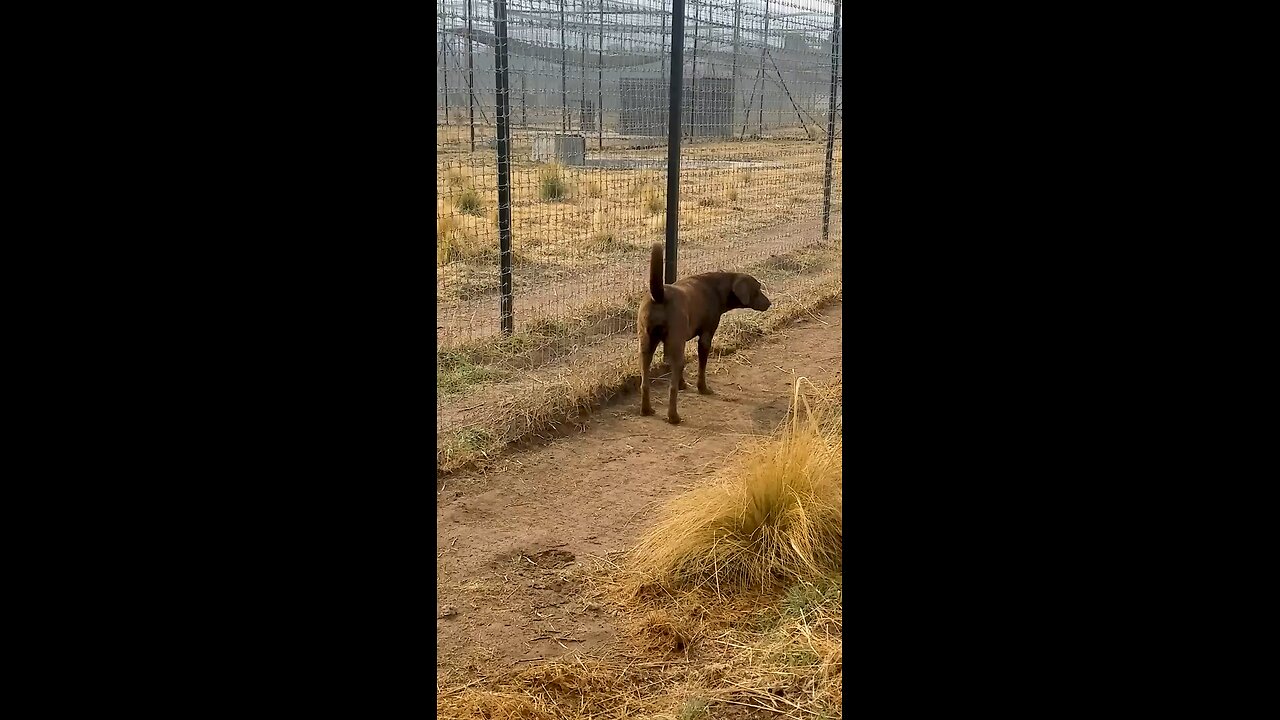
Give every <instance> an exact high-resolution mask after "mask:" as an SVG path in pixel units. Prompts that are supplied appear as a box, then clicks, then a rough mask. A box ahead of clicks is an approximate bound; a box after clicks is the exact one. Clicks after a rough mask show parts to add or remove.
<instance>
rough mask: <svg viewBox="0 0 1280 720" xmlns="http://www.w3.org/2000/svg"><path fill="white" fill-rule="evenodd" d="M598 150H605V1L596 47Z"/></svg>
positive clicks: (601, 8) (602, 5)
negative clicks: (598, 42)
mask: <svg viewBox="0 0 1280 720" xmlns="http://www.w3.org/2000/svg"><path fill="white" fill-rule="evenodd" d="M596 122H597V123H599V124H598V125H597V126H596V149H597V150H603V149H604V0H600V44H599V45H598V46H596Z"/></svg>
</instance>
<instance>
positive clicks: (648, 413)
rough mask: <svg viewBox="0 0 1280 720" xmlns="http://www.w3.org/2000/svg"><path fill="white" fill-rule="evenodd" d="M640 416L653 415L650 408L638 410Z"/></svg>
mask: <svg viewBox="0 0 1280 720" xmlns="http://www.w3.org/2000/svg"><path fill="white" fill-rule="evenodd" d="M640 414H641V415H652V414H653V408H651V407H642V408H640Z"/></svg>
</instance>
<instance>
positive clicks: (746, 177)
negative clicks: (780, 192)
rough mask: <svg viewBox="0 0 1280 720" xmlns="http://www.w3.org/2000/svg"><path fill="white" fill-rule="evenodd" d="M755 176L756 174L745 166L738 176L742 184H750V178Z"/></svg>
mask: <svg viewBox="0 0 1280 720" xmlns="http://www.w3.org/2000/svg"><path fill="white" fill-rule="evenodd" d="M755 176H756V174H755V173H754V172H752V171H751V169H750V168H747V169H746V170H743V171H742V174H741V175H740V176H739V177H741V178H742V183H743V184H744V185H750V184H751V180H752V178H754V177H755Z"/></svg>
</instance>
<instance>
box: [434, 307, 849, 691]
mask: <svg viewBox="0 0 1280 720" xmlns="http://www.w3.org/2000/svg"><path fill="white" fill-rule="evenodd" d="M842 308H843V304H842V302H841V301H836V302H835V303H834V304H833V305H831V306H828V307H827V308H825V309H824V310H822V311H820V312H819V313H818V314H817V316H816V317H815V318H801V319H798V320H797V321H795V322H793V323H792V324H791V325H789V326H787V327H786V328H784V329H782V330H780V331H778V332H777V333H775V334H773V335H771V336H769V338H768V339H767V340H765V341H763V342H761V344H760V345H758V346H756V347H754V348H750V349H747V350H743V351H740V352H738V353H736V354H734V355H732V356H729V357H726V358H720V359H718V360H716V361H713V363H712V364H711V365H710V366H709V367H708V370H707V371H708V383H709V384H710V386H711V388H712V390H713V391H714V392H715V393H716V394H715V395H712V396H702V395H699V394H697V392H696V391H693V390H689V391H686V392H684V393H682V394H681V398H680V403H681V404H680V415H681V417H682V418H683V420H684V422H683V423H682V424H681V425H679V426H672V425H669V424H667V423H666V422H664V421H663V419H662V418H663V417H665V412H666V411H665V408H664V407H663V405H665V403H666V388H667V386H666V382H667V381H666V380H665V379H658V380H655V381H654V392H653V403H654V409H655V410H656V411H657V414H656V415H655V416H652V417H642V416H641V415H640V414H639V407H638V405H639V397H638V394H637V393H630V394H628V395H625V396H623V397H621V398H619V399H618V400H617V401H615V402H614V403H612V404H611V405H609V406H606V407H605V408H602V409H601V410H599V411H597V412H596V413H595V415H594V416H593V417H592V418H591V419H590V420H589V421H588V422H587V424H586V429H585V430H584V431H583V432H582V433H580V434H575V435H572V436H568V437H562V438H560V439H558V440H555V441H553V442H551V443H550V444H547V445H544V446H541V447H537V448H534V449H531V450H526V451H521V452H513V453H511V454H509V455H507V456H505V458H503V459H500V460H499V461H498V462H496V463H495V464H493V465H491V466H489V468H488V469H487V470H486V471H485V472H484V473H483V474H474V473H472V474H457V475H451V476H449V477H447V478H445V479H443V480H438V481H437V484H438V486H437V499H436V542H437V549H438V553H439V554H438V555H437V558H436V600H437V608H438V613H437V619H436V648H437V652H438V655H437V661H436V676H437V681H438V682H439V683H441V684H444V685H453V684H457V683H465V682H469V681H470V680H471V679H473V678H474V677H475V675H476V673H477V672H482V671H492V670H496V669H498V668H500V667H504V666H511V665H516V664H519V663H522V662H530V661H536V660H539V659H542V658H550V657H555V656H559V655H562V654H565V653H568V652H576V653H581V654H582V655H597V656H602V655H604V654H607V653H608V649H609V645H610V643H611V642H612V641H613V639H614V637H615V634H616V630H615V622H616V621H617V619H616V618H614V617H612V616H610V615H609V614H608V610H607V608H606V607H605V606H604V605H603V604H602V603H601V602H599V600H600V597H599V595H598V591H597V590H595V589H593V588H592V586H591V585H590V583H588V582H585V581H584V575H583V574H582V573H581V572H580V570H581V568H582V567H583V566H584V565H586V564H588V563H592V562H599V561H600V560H598V559H602V558H606V557H607V556H608V555H609V553H613V552H618V551H621V550H625V549H626V548H627V547H629V545H630V543H631V542H633V541H634V539H635V538H636V537H637V535H638V534H639V532H640V531H641V530H642V529H643V527H644V526H645V525H646V521H647V518H648V517H649V516H650V515H651V514H652V513H653V512H654V511H655V509H656V507H657V505H658V504H659V503H661V502H662V501H664V500H667V499H669V498H671V497H672V496H674V495H675V494H677V493H679V492H680V491H681V490H683V489H686V488H688V487H691V486H693V485H695V484H698V483H702V482H706V481H707V480H708V479H710V478H711V477H712V476H713V475H714V473H715V472H716V471H717V470H719V469H720V468H721V467H722V464H723V463H724V462H725V457H726V454H727V453H729V452H730V451H731V450H733V449H734V447H736V446H737V445H738V444H739V443H741V442H742V441H744V440H746V439H748V438H750V437H751V436H753V435H758V434H765V433H769V432H771V431H772V430H774V429H775V428H776V427H777V425H778V423H779V422H780V421H781V420H782V419H783V418H784V417H785V416H786V413H787V408H788V405H789V403H790V399H791V387H792V383H793V381H794V379H795V378H796V377H797V376H805V377H808V378H810V379H811V380H813V381H814V382H815V383H819V384H821V383H824V382H833V381H835V380H837V379H839V377H840V372H841V361H842V351H841V340H842V336H843V332H842ZM693 372H696V369H695V370H694V371H693ZM688 377H689V378H690V379H691V380H692V379H694V378H695V376H694V375H689V376H688ZM690 386H691V387H692V382H691V383H690Z"/></svg>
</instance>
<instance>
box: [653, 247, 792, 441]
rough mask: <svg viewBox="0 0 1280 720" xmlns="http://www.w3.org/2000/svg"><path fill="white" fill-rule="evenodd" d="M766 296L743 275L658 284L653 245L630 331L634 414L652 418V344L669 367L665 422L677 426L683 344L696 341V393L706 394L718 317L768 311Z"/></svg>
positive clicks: (657, 253) (658, 250)
mask: <svg viewBox="0 0 1280 720" xmlns="http://www.w3.org/2000/svg"><path fill="white" fill-rule="evenodd" d="M770 304H771V303H770V302H769V298H767V297H765V294H764V293H763V292H762V291H761V290H760V281H759V280H756V279H755V278H753V277H751V276H750V275H746V274H743V273H729V272H709V273H702V274H700V275H690V276H689V277H687V278H684V279H682V280H679V281H677V282H676V283H675V284H674V285H664V284H663V283H662V245H661V244H660V243H655V244H654V246H653V251H652V252H651V253H650V254H649V297H647V298H645V299H644V301H643V302H641V303H640V313H639V316H638V317H637V319H636V329H637V331H638V332H639V335H640V414H641V415H652V414H653V408H652V407H650V405H649V363H651V362H652V361H653V353H654V352H656V351H657V349H658V343H662V344H663V352H664V353H665V354H666V357H667V360H668V362H670V364H671V401H670V402H669V403H668V404H667V421H668V422H670V423H671V424H673V425H677V424H679V423H680V415H679V414H677V413H676V392H677V390H683V389H685V388H686V387H688V386H687V385H686V384H685V381H684V344H685V343H686V342H688V341H690V340H692V339H693V338H695V337H696V338H698V392H700V393H702V394H704V395H710V394H711V390H710V388H708V387H707V358H708V357H709V356H710V355H711V338H712V336H714V335H715V334H716V328H717V327H719V326H720V316H721V315H723V314H724V313H726V312H728V311H729V310H734V309H736V308H751V309H753V310H762V311H763V310H768V309H769V305H770Z"/></svg>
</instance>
